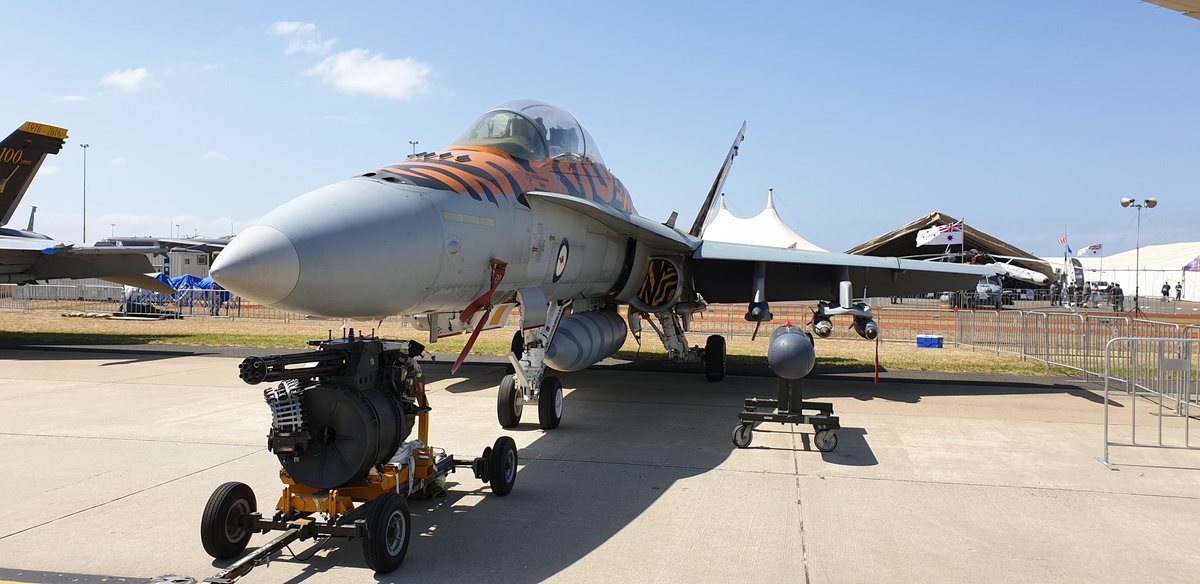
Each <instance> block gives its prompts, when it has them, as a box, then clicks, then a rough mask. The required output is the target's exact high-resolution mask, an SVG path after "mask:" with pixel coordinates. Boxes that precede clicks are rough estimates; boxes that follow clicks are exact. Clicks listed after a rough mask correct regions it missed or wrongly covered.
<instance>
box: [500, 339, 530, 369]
mask: <svg viewBox="0 0 1200 584" xmlns="http://www.w3.org/2000/svg"><path fill="white" fill-rule="evenodd" d="M508 350H509V351H511V352H512V354H513V355H516V356H517V359H518V360H520V358H521V355H522V354H523V353H524V352H525V336H524V335H522V334H521V331H517V332H514V333H513V338H512V343H510V344H509V345H508ZM504 372H505V373H516V372H517V371H516V370H515V369H513V366H512V363H509V364H508V365H505V366H504Z"/></svg>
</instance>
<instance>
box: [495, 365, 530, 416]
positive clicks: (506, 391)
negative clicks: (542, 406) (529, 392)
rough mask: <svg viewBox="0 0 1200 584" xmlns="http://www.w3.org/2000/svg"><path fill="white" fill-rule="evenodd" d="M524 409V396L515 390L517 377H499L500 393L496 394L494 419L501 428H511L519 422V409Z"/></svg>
mask: <svg viewBox="0 0 1200 584" xmlns="http://www.w3.org/2000/svg"><path fill="white" fill-rule="evenodd" d="M524 409H525V397H524V396H523V395H521V392H520V391H517V378H516V377H514V376H512V375H505V376H504V377H503V378H502V379H500V393H499V394H497V396H496V419H498V420H500V427H501V428H512V427H514V426H516V425H517V424H520V423H521V410H524Z"/></svg>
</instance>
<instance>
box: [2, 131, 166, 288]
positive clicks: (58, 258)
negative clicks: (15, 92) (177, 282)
mask: <svg viewBox="0 0 1200 584" xmlns="http://www.w3.org/2000/svg"><path fill="white" fill-rule="evenodd" d="M66 139H67V131H66V130H65V129H63V128H58V127H55V126H49V125H46V124H38V123H35V122H25V123H24V124H21V127H20V128H18V129H17V130H16V131H14V132H13V133H12V134H10V135H9V136H8V137H7V138H5V139H4V141H3V142H0V283H2V284H28V283H31V282H37V281H39V280H49V279H52V278H101V279H104V280H108V281H110V282H116V283H118V284H125V285H129V286H136V287H138V288H145V289H147V290H153V291H155V292H161V293H165V294H173V293H174V292H175V291H174V290H172V289H171V287H170V286H167V285H166V284H163V283H162V282H159V281H158V280H156V279H154V278H151V277H150V276H147V275H146V274H147V273H149V272H153V271H154V267H153V266H151V265H150V257H149V256H147V255H146V254H148V253H157V252H161V251H164V250H162V249H160V248H158V247H146V248H141V247H81V246H75V245H70V244H64V243H60V242H58V241H55V240H53V239H50V238H49V237H47V236H45V235H42V234H41V233H36V232H34V231H33V214H32V213H31V214H30V216H29V226H28V227H27V228H26V229H12V228H9V227H4V225H7V224H8V221H9V219H12V215H13V212H15V211H16V210H17V205H18V204H19V203H20V202H21V198H22V197H24V196H25V191H26V189H28V188H29V183H31V182H33V177H34V175H36V174H37V171H38V169H40V168H41V166H42V161H43V160H45V159H46V155H48V154H58V152H59V151H60V150H62V146H63V143H64V142H65V141H66ZM34 209H35V210H36V209H37V207H34Z"/></svg>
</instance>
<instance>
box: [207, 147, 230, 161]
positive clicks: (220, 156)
mask: <svg viewBox="0 0 1200 584" xmlns="http://www.w3.org/2000/svg"><path fill="white" fill-rule="evenodd" d="M204 159H205V160H207V161H209V162H226V161H228V160H229V157H228V156H226V155H225V153H224V152H217V151H216V150H209V151H208V152H205V153H204Z"/></svg>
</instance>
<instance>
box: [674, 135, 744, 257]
mask: <svg viewBox="0 0 1200 584" xmlns="http://www.w3.org/2000/svg"><path fill="white" fill-rule="evenodd" d="M745 138H746V122H742V127H741V128H738V133H737V136H736V137H735V138H734V139H733V146H730V147H729V154H726V155H725V162H724V163H723V164H721V170H719V171H717V178H716V180H714V181H713V184H712V188H711V189H709V190H708V196H707V197H705V198H704V204H703V205H701V206H700V214H698V215H696V222H695V223H692V229H691V231H688V233H690V234H691V235H692V236H693V237H700V235H701V234H702V233H704V228H705V227H706V226H707V225H708V224H709V222H710V221H712V218H713V216H715V215H716V213H717V207H718V206H719V205H720V201H719V199H718V197H719V196H720V195H721V189H723V188H725V178H726V177H728V176H729V167H731V166H733V159H734V158H735V157H736V156H737V155H738V148H740V147H741V145H742V140H744V139H745Z"/></svg>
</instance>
